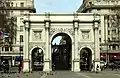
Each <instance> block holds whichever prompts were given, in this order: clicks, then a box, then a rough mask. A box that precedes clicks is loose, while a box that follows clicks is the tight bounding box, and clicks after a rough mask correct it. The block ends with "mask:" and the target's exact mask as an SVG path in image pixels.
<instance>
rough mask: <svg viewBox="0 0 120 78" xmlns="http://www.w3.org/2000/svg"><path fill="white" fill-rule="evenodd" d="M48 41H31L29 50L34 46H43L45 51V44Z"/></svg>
mask: <svg viewBox="0 0 120 78" xmlns="http://www.w3.org/2000/svg"><path fill="white" fill-rule="evenodd" d="M45 44H46V43H45V42H39V43H38V42H30V43H29V51H30V50H31V49H32V48H33V47H37V46H38V47H39V46H40V47H41V48H43V49H44V50H43V51H45V46H46V45H45Z"/></svg>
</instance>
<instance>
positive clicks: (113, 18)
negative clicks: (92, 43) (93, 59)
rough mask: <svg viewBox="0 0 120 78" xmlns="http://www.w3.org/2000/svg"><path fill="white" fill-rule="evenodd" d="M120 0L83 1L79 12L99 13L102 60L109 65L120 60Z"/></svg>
mask: <svg viewBox="0 0 120 78" xmlns="http://www.w3.org/2000/svg"><path fill="white" fill-rule="evenodd" d="M119 8H120V0H83V4H82V5H81V6H80V8H79V9H78V10H77V12H78V13H79V12H82V13H99V14H100V18H101V23H100V27H99V42H100V53H101V56H100V57H101V60H104V61H106V62H108V63H110V62H112V60H113V59H114V60H119V59H120V51H119V50H120V30H119V27H120V26H119V24H120V23H119V19H120V18H119V16H120V15H119V13H120V9H119Z"/></svg>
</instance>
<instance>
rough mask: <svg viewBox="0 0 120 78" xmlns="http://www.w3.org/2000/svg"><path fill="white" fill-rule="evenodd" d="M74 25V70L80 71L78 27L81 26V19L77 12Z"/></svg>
mask: <svg viewBox="0 0 120 78" xmlns="http://www.w3.org/2000/svg"><path fill="white" fill-rule="evenodd" d="M73 26H74V32H75V36H74V38H75V39H74V40H75V41H74V42H75V45H74V60H73V71H74V72H78V71H80V56H79V51H78V28H79V20H78V19H77V14H75V15H74V20H73Z"/></svg>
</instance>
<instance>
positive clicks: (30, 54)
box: [29, 46, 45, 70]
mask: <svg viewBox="0 0 120 78" xmlns="http://www.w3.org/2000/svg"><path fill="white" fill-rule="evenodd" d="M36 48H38V49H41V50H42V52H43V53H42V54H43V61H44V52H45V51H44V49H43V48H42V47H41V46H34V47H33V48H32V49H31V50H30V51H29V59H30V70H32V64H33V61H32V51H33V50H34V49H36ZM43 63H44V62H43ZM42 70H43V69H42Z"/></svg>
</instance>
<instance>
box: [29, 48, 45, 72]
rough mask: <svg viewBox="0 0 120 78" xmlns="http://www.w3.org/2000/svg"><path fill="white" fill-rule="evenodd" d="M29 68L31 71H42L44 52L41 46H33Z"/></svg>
mask: <svg viewBox="0 0 120 78" xmlns="http://www.w3.org/2000/svg"><path fill="white" fill-rule="evenodd" d="M30 54H31V57H30V59H31V69H32V70H33V71H42V70H43V66H44V52H43V49H42V48H39V47H35V48H34V49H32V51H31V53H30Z"/></svg>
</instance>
